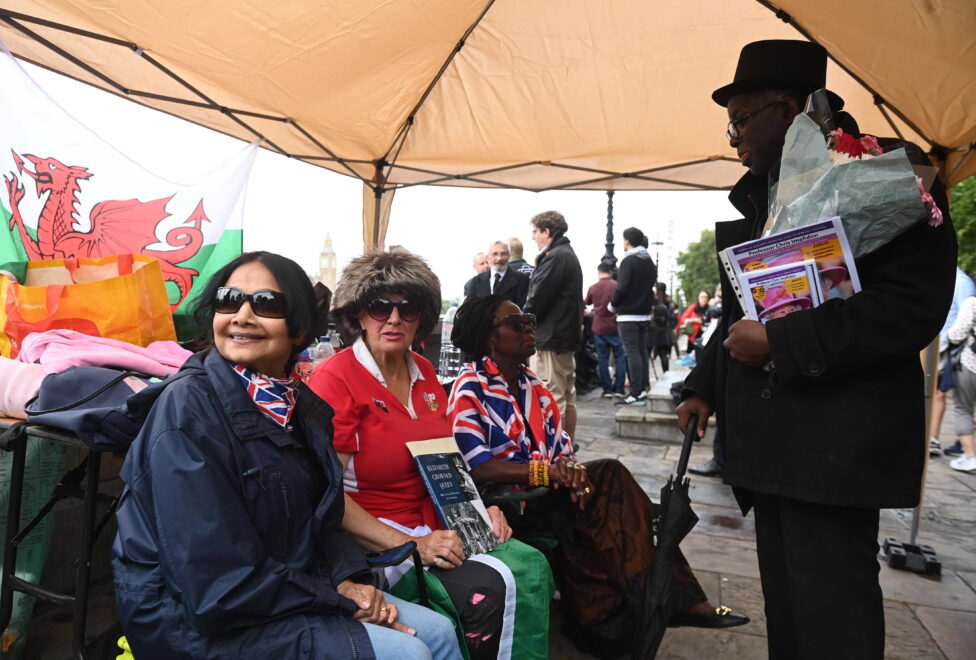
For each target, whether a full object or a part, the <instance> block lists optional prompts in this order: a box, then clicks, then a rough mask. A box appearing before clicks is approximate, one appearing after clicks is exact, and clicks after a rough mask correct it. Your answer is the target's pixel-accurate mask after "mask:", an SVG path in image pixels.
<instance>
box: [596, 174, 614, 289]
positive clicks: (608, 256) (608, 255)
mask: <svg viewBox="0 0 976 660" xmlns="http://www.w3.org/2000/svg"><path fill="white" fill-rule="evenodd" d="M606 246H607V251H606V252H604V253H603V258H602V259H600V263H604V264H610V268H612V269H613V272H614V274H615V275H614V276H616V272H617V257H615V256H613V191H612V190H608V191H607V243H606Z"/></svg>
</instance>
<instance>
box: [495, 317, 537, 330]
mask: <svg viewBox="0 0 976 660" xmlns="http://www.w3.org/2000/svg"><path fill="white" fill-rule="evenodd" d="M503 325H507V326H508V327H510V328H511V329H512V330H514V331H515V332H527V331H530V330H535V329H536V327H537V326H538V323H537V322H536V320H535V314H509V315H508V316H503V317H502V318H500V319H498V323H496V324H495V325H494V326H492V327H494V328H498V327H500V326H503Z"/></svg>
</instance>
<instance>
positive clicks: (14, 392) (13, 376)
mask: <svg viewBox="0 0 976 660" xmlns="http://www.w3.org/2000/svg"><path fill="white" fill-rule="evenodd" d="M45 376H47V373H46V372H45V371H44V367H42V366H41V365H39V364H21V363H20V362H17V361H16V360H10V359H8V358H5V357H0V416H2V417H16V418H17V419H24V418H25V417H26V416H27V415H26V413H25V412H24V408H25V407H26V406H27V402H28V401H30V400H31V399H33V398H34V397H35V396H37V390H38V389H40V387H41V381H42V380H44V377H45Z"/></svg>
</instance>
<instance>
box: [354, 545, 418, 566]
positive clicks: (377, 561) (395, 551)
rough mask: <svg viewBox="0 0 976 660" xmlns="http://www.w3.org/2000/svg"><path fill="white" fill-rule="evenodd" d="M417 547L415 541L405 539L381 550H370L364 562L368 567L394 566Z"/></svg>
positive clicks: (406, 557) (408, 556)
mask: <svg viewBox="0 0 976 660" xmlns="http://www.w3.org/2000/svg"><path fill="white" fill-rule="evenodd" d="M416 549H417V543H416V541H407V542H406V543H404V544H403V545H398V546H396V547H395V548H390V549H389V550H383V551H382V552H370V553H368V554H367V555H366V563H367V564H369V567H370V568H386V567H387V566H396V565H397V564H400V563H402V562H404V561H405V560H407V559H409V558H410V555H412V554H413V553H414V551H415V550H416Z"/></svg>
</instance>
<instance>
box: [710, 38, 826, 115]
mask: <svg viewBox="0 0 976 660" xmlns="http://www.w3.org/2000/svg"><path fill="white" fill-rule="evenodd" d="M826 82H827V51H826V50H824V48H823V46H821V45H819V44H815V43H813V42H812V41H795V40H790V39H770V40H768V41H754V42H752V43H751V44H746V45H745V46H743V47H742V52H740V53H739V64H738V66H736V68H735V78H733V80H732V83H731V84H729V85H726V86H725V87H719V88H718V89H716V90H715V91H714V92H712V100H713V101H715V102H716V103H718V104H719V105H720V106H722V107H727V106H728V105H729V99H730V98H732V97H733V96H735V95H736V94H743V93H745V92H758V91H761V90H765V89H783V90H787V91H792V92H799V93H801V94H809V93H810V92H813V91H816V90H818V89H820V88H822V87H824V86H825V84H826ZM827 99H828V101H829V102H830V108H831V109H832V110H833V111H835V112H836V111H837V110H840V109H841V108H843V107H844V99H842V98H841V97H839V96H838V95H837V94H834V93H833V92H831V91H828V92H827Z"/></svg>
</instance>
